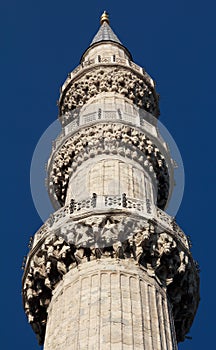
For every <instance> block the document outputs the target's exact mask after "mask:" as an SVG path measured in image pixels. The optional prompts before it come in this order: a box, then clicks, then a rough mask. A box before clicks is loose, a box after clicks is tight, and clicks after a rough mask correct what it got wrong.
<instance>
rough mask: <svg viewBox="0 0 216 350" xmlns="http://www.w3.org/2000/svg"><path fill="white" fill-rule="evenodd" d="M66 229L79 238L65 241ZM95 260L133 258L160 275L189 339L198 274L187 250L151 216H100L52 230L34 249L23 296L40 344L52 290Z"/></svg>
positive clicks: (179, 335)
mask: <svg viewBox="0 0 216 350" xmlns="http://www.w3.org/2000/svg"><path fill="white" fill-rule="evenodd" d="M126 229H127V232H125V230H126ZM67 231H68V232H73V231H74V234H75V235H76V242H74V241H73V239H72V238H71V240H70V239H69V241H67V242H66V241H65V239H64V237H65V238H67V239H68V235H67ZM90 231H91V232H90ZM72 236H73V235H71V237H72ZM102 236H104V237H105V236H106V239H107V241H106V243H107V244H106V246H105V245H102V246H101V245H100V242H101V241H100V239H101V237H102ZM73 237H75V236H73ZM89 237H90V238H92V242H90V240H91V239H90V240H89ZM113 237H115V239H113ZM74 243H75V244H74ZM96 259H132V260H134V261H136V262H137V263H139V264H140V265H142V266H143V267H144V268H145V269H146V271H147V273H148V274H149V276H152V277H153V278H157V279H159V281H160V283H161V284H162V285H163V286H164V288H165V289H166V290H167V293H168V296H169V298H170V301H171V304H172V306H173V315H174V320H175V328H176V335H177V340H178V341H183V340H184V337H185V334H186V333H187V332H188V331H189V328H190V326H191V324H192V321H193V317H194V315H195V312H196V309H197V306H198V302H199V280H198V273H197V270H196V266H195V264H194V262H193V259H192V257H191V254H190V252H189V251H188V249H186V248H185V247H184V246H183V245H181V244H180V243H179V241H178V240H176V239H175V238H174V237H173V236H172V235H170V233H169V232H166V231H161V229H160V228H159V227H157V225H156V224H155V223H154V222H152V221H150V220H142V221H136V220H134V219H132V218H130V217H125V216H122V215H116V216H112V215H108V216H107V215H102V216H101V215H100V216H93V217H89V218H86V219H84V220H83V221H80V222H77V223H75V224H73V223H72V226H70V225H69V226H68V225H64V227H63V228H62V229H60V231H58V235H56V234H55V233H54V232H52V231H51V233H48V234H47V235H46V237H44V238H43V239H42V241H41V243H40V242H38V244H37V246H36V247H34V248H33V249H32V251H31V252H30V255H29V258H28V262H27V266H26V271H25V276H24V280H23V300H24V307H25V311H26V314H27V316H28V320H29V322H30V323H31V325H32V327H33V329H34V331H35V332H36V334H37V336H38V340H39V343H40V344H42V343H43V338H44V333H45V327H46V317H47V314H46V309H47V307H48V305H49V303H50V300H51V297H52V290H53V289H55V287H56V285H57V284H58V282H59V281H60V280H61V279H62V278H63V276H64V275H65V274H66V273H67V271H69V270H70V269H73V268H77V267H78V265H79V264H81V263H84V262H88V261H92V260H96Z"/></svg>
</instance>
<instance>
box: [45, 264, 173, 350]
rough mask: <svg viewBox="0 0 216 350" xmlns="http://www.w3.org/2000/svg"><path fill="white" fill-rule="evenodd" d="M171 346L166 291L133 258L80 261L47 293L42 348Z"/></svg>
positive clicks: (168, 348) (165, 348)
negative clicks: (45, 322)
mask: <svg viewBox="0 0 216 350" xmlns="http://www.w3.org/2000/svg"><path fill="white" fill-rule="evenodd" d="M62 335H64V336H62ZM176 348H177V347H176V339H175V331H174V324H173V319H172V315H171V309H170V304H169V302H168V300H167V295H166V291H165V290H164V288H162V287H161V286H160V285H159V283H158V281H157V280H156V279H155V278H153V277H150V276H148V274H147V273H146V271H145V270H144V269H141V268H140V267H139V266H138V264H135V263H134V262H133V261H116V260H115V261H113V259H106V260H99V261H93V262H88V263H84V264H82V265H81V266H80V267H79V268H77V269H73V270H71V271H69V272H68V273H67V274H66V275H65V276H64V278H63V280H62V281H61V282H60V283H59V285H58V287H57V288H56V289H55V291H54V293H53V297H52V301H51V303H50V305H49V308H48V321H47V328H46V337H45V345H44V350H60V349H62V350H63V349H64V350H72V349H74V350H75V349H82V350H84V349H94V350H99V349H104V350H108V349H110V350H120V349H124V350H132V349H146V350H150V349H152V350H174V349H176Z"/></svg>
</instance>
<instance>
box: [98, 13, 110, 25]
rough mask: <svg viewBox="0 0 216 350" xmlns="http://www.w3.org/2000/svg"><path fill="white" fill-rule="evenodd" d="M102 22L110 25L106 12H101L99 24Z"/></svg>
mask: <svg viewBox="0 0 216 350" xmlns="http://www.w3.org/2000/svg"><path fill="white" fill-rule="evenodd" d="M104 22H106V23H107V24H110V21H109V15H108V13H107V12H106V11H104V12H103V14H102V15H101V18H100V24H101V25H102V24H103V23H104Z"/></svg>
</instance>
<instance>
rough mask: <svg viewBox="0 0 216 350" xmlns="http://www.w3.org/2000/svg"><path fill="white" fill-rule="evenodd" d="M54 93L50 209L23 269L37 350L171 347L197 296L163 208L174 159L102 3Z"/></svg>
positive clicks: (143, 76)
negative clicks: (90, 33)
mask: <svg viewBox="0 0 216 350" xmlns="http://www.w3.org/2000/svg"><path fill="white" fill-rule="evenodd" d="M100 23H101V26H100V28H99V31H98V33H97V34H96V35H95V37H94V39H93V41H92V42H91V44H90V46H89V47H88V48H87V50H86V51H85V52H84V54H83V55H82V57H81V61H80V64H79V66H78V67H77V68H75V69H74V70H73V71H72V72H71V73H70V74H69V75H68V77H67V79H66V81H65V83H64V84H63V86H62V88H61V93H60V98H59V120H60V122H61V125H62V132H61V134H60V135H59V136H58V138H57V139H56V141H55V142H54V145H53V148H52V152H51V155H50V158H49V161H48V165H47V185H48V191H49V196H50V199H51V201H52V204H53V206H54V208H55V210H56V211H55V212H54V213H53V214H52V215H51V217H50V218H48V220H47V221H46V222H45V223H44V225H43V226H42V227H41V228H40V229H39V230H38V231H37V232H36V233H35V235H34V240H33V243H32V247H31V249H30V252H29V254H28V257H27V261H26V266H25V271H24V276H23V302H24V308H25V312H26V314H27V317H28V321H29V323H30V324H31V326H32V328H33V330H34V332H35V333H36V336H37V338H38V342H39V344H43V343H44V350H72V349H74V350H76V349H77V350H78V349H81V350H84V349H95V350H96V349H97V350H98V349H111V350H113V349H116V350H119V349H135V350H138V349H145V350H174V349H177V343H178V342H181V341H183V340H184V339H185V336H186V334H187V333H188V331H189V329H190V327H191V325H192V322H193V319H194V316H195V313H196V310H197V307H198V303H199V277H198V271H197V266H196V264H195V262H194V260H193V258H192V256H191V252H190V247H189V242H188V239H187V237H186V235H185V234H184V233H183V231H182V230H181V229H180V228H179V226H178V225H177V224H176V222H175V220H174V219H173V218H172V217H170V216H169V215H168V214H167V213H166V212H165V211H164V209H165V208H166V206H167V203H168V201H169V199H170V197H171V195H172V190H173V186H174V162H173V161H172V159H171V156H170V153H169V149H168V146H167V145H166V143H165V142H164V140H163V139H162V137H161V136H160V134H159V131H158V128H157V118H158V116H159V103H158V95H157V93H156V91H155V84H154V81H153V80H152V78H151V77H150V76H149V75H148V74H147V73H146V72H145V70H144V69H143V68H142V67H140V66H138V65H137V64H135V63H134V62H133V59H132V56H131V54H130V52H129V51H128V49H127V48H126V47H125V46H124V45H123V44H122V43H121V42H120V40H119V39H118V38H117V36H116V35H115V34H114V32H113V30H112V29H111V27H110V25H109V18H108V15H107V13H106V12H104V13H103V15H102V16H101V21H100Z"/></svg>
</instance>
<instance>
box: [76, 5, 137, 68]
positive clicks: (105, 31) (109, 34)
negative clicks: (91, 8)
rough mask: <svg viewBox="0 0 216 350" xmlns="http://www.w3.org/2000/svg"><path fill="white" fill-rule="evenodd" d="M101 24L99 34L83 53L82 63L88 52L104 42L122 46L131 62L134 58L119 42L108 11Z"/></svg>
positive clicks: (104, 14)
mask: <svg viewBox="0 0 216 350" xmlns="http://www.w3.org/2000/svg"><path fill="white" fill-rule="evenodd" d="M100 24H101V26H100V28H99V30H98V32H97V34H96V35H95V36H94V38H93V40H92V42H91V44H90V45H89V47H88V48H87V49H86V50H85V52H84V53H83V55H82V57H81V59H80V62H81V63H82V61H83V58H84V57H85V54H86V52H88V51H89V50H90V49H91V48H92V47H93V46H95V45H100V43H104V42H112V43H115V44H117V45H121V47H122V48H123V50H124V51H125V53H126V55H127V56H128V58H129V59H130V60H132V59H133V58H132V55H131V53H130V51H129V50H128V49H127V48H126V47H125V46H124V45H123V44H122V43H121V41H120V40H119V38H118V37H117V35H116V34H115V33H114V32H113V30H112V28H111V27H110V25H109V16H108V13H107V12H106V11H104V13H103V14H102V16H101V19H100Z"/></svg>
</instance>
